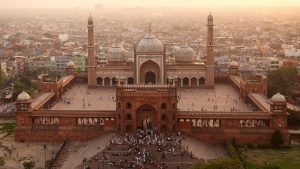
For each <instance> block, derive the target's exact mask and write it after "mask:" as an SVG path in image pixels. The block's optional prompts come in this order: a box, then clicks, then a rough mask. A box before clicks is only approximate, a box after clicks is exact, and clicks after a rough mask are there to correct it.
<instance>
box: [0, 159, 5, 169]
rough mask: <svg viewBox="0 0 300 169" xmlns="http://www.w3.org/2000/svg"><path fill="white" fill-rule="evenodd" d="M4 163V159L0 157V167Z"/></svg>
mask: <svg viewBox="0 0 300 169" xmlns="http://www.w3.org/2000/svg"><path fill="white" fill-rule="evenodd" d="M4 165H5V161H4V158H3V157H0V167H1V166H4Z"/></svg>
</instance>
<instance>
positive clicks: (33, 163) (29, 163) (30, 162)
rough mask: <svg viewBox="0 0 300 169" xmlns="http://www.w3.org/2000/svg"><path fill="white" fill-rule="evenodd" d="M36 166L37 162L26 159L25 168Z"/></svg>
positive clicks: (30, 168)
mask: <svg viewBox="0 0 300 169" xmlns="http://www.w3.org/2000/svg"><path fill="white" fill-rule="evenodd" d="M34 166H35V162H34V161H25V162H24V163H23V167H24V169H33V167H34Z"/></svg>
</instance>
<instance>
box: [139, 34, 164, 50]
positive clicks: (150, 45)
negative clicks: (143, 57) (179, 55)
mask: <svg viewBox="0 0 300 169" xmlns="http://www.w3.org/2000/svg"><path fill="white" fill-rule="evenodd" d="M136 52H138V53H162V52H164V45H163V43H162V42H161V41H160V40H158V39H157V38H156V37H155V36H154V35H153V34H152V32H151V31H149V32H147V34H146V36H145V37H144V39H142V40H140V41H139V43H138V44H137V46H136Z"/></svg>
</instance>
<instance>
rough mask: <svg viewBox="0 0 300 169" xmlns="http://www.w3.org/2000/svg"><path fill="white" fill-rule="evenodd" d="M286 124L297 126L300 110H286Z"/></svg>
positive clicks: (299, 119) (299, 120)
mask: <svg viewBox="0 0 300 169" xmlns="http://www.w3.org/2000/svg"><path fill="white" fill-rule="evenodd" d="M288 113H289V116H288V126H289V127H291V126H294V127H298V126H299V124H300V112H299V111H294V110H288Z"/></svg>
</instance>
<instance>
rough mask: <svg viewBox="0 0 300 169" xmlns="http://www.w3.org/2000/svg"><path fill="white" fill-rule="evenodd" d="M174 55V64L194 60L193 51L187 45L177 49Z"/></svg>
mask: <svg viewBox="0 0 300 169" xmlns="http://www.w3.org/2000/svg"><path fill="white" fill-rule="evenodd" d="M174 55H175V61H176V62H193V61H194V60H195V51H194V50H193V49H192V48H191V47H189V46H188V45H184V46H181V47H179V48H177V49H176V50H175V52H174Z"/></svg>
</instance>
